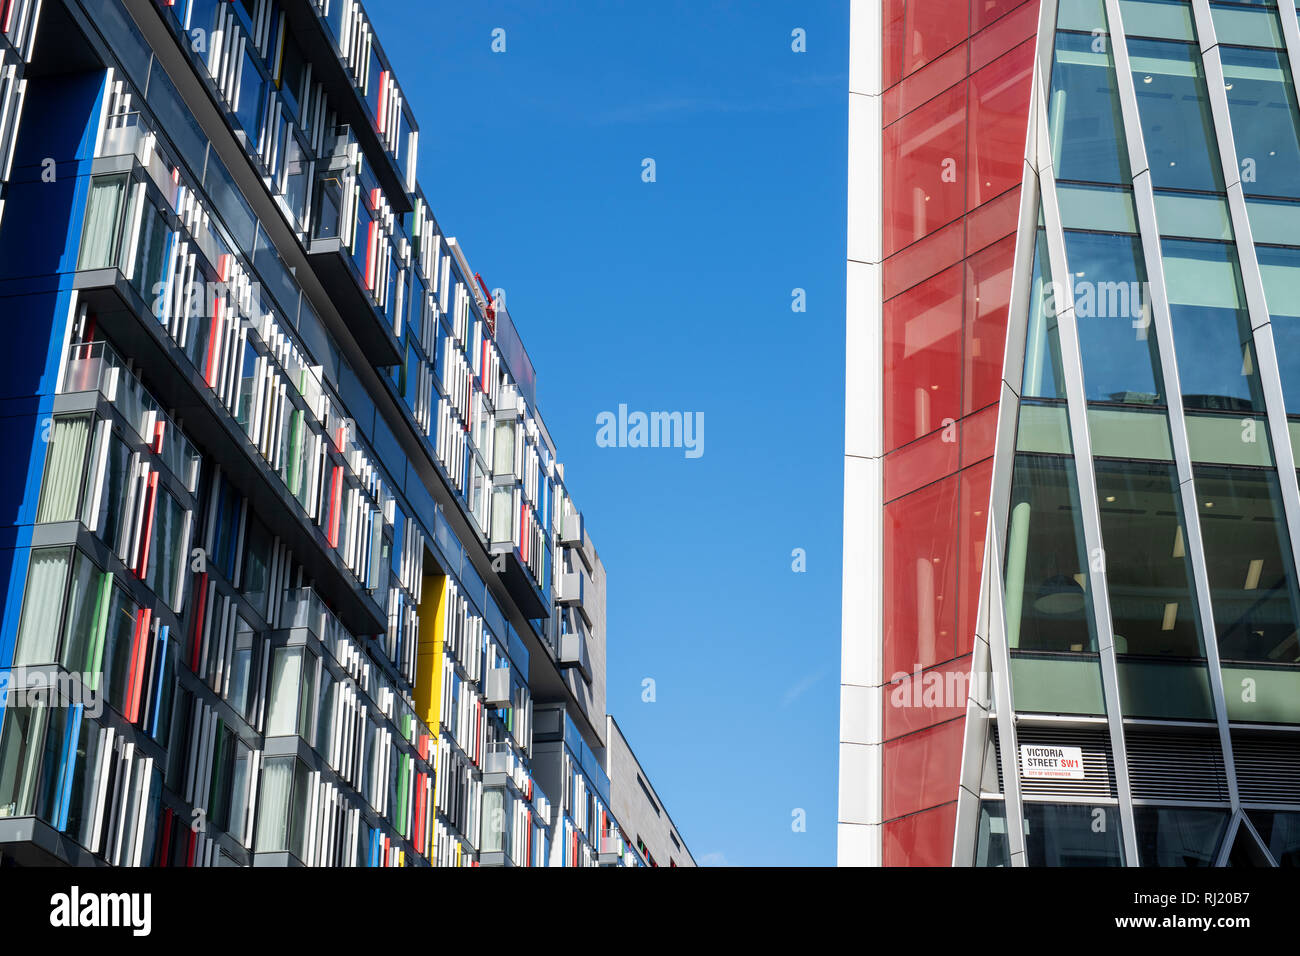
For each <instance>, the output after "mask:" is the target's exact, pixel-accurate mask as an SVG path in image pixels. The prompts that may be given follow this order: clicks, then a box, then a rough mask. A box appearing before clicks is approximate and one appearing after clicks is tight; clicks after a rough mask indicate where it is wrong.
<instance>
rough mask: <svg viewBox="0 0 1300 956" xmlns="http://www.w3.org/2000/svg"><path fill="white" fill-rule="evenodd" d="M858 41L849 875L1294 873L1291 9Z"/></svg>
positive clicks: (899, 14)
mask: <svg viewBox="0 0 1300 956" xmlns="http://www.w3.org/2000/svg"><path fill="white" fill-rule="evenodd" d="M851 50H852V62H851V74H850V83H851V90H850V114H849V115H850V157H849V167H850V181H849V202H850V209H849V249H848V317H847V320H848V366H847V376H848V385H847V390H848V394H847V402H846V447H845V561H844V575H845V577H844V624H843V628H844V629H843V651H842V678H841V680H842V684H841V727H840V795H839V801H840V826H839V859H840V862H841V863H844V864H859V865H860V864H868V865H885V866H906V865H944V866H946V865H959V866H970V865H978V866H998V865H1004V866H1005V865H1013V866H1022V865H1028V866H1053V865H1058V866H1078V865H1127V866H1228V865H1231V866H1290V865H1293V863H1294V862H1295V859H1296V851H1297V849H1300V781H1298V780H1297V777H1296V774H1295V767H1296V760H1297V757H1300V644H1298V643H1297V642H1298V641H1300V604H1298V603H1297V600H1298V598H1300V592H1298V591H1297V577H1296V573H1297V572H1296V569H1297V565H1298V564H1300V484H1298V483H1297V471H1296V451H1295V447H1296V445H1295V439H1293V434H1295V435H1297V437H1300V432H1296V431H1295V429H1297V428H1298V427H1300V404H1298V402H1297V396H1300V358H1298V357H1297V356H1300V352H1297V350H1296V349H1295V348H1294V347H1293V344H1295V343H1294V342H1293V338H1292V337H1293V336H1294V335H1295V334H1296V333H1295V332H1294V329H1293V323H1295V322H1296V319H1295V317H1294V316H1292V315H1290V314H1289V312H1290V311H1295V309H1294V307H1293V306H1291V305H1289V303H1294V302H1297V301H1300V297H1298V296H1297V292H1300V282H1298V280H1300V271H1297V269H1298V268H1300V259H1298V258H1297V250H1300V231H1298V230H1297V226H1296V223H1300V215H1298V214H1300V111H1298V110H1297V99H1296V87H1295V80H1294V77H1295V75H1296V70H1297V68H1298V67H1300V21H1298V20H1297V10H1296V7H1295V5H1294V4H1292V3H1291V2H1290V0H1282V2H1275V0H1234V2H1220V0H1028V2H1018V0H1004V2H1003V0H936V2H925V0H860V2H857V3H854V4H853V23H852V40H851ZM1293 423H1295V424H1293Z"/></svg>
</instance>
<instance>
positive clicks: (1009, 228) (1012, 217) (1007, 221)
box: [966, 183, 1020, 255]
mask: <svg viewBox="0 0 1300 956" xmlns="http://www.w3.org/2000/svg"><path fill="white" fill-rule="evenodd" d="M1019 225H1020V184H1019V183H1017V184H1016V185H1015V187H1014V188H1012V189H1009V190H1007V191H1006V192H1005V193H1003V194H1002V195H1001V196H999V197H998V198H997V199H991V200H989V201H988V202H986V203H985V204H984V205H982V206H980V207H979V208H978V209H976V210H975V211H974V212H972V213H970V214H969V215H968V216H967V217H966V254H967V255H974V254H975V253H977V252H979V251H980V250H981V249H983V248H984V247H985V246H991V245H992V244H993V243H995V242H997V241H998V240H999V239H1001V238H1002V237H1004V236H1009V235H1011V234H1012V233H1014V232H1015V231H1016V228H1017V227H1018V226H1019Z"/></svg>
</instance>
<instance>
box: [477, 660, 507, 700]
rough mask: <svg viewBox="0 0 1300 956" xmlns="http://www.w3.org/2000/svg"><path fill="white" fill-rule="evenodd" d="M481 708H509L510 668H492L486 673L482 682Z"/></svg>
mask: <svg viewBox="0 0 1300 956" xmlns="http://www.w3.org/2000/svg"><path fill="white" fill-rule="evenodd" d="M483 706H484V707H488V708H498V707H509V706H510V668H508V667H493V668H491V669H490V670H489V671H488V672H487V676H486V677H485V678H484V680H483Z"/></svg>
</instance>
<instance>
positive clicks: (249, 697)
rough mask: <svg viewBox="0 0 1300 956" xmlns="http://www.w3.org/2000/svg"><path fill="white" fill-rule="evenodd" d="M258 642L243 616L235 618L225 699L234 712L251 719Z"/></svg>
mask: <svg viewBox="0 0 1300 956" xmlns="http://www.w3.org/2000/svg"><path fill="white" fill-rule="evenodd" d="M259 645H260V642H259V641H258V640H257V635H255V634H254V633H253V628H252V626H251V625H249V623H248V622H247V621H245V620H244V618H243V616H242V615H241V616H237V617H236V618H235V645H234V649H233V650H232V651H231V661H230V683H229V684H228V685H227V686H228V690H227V692H226V701H227V703H229V704H230V706H231V707H233V708H235V712H236V713H238V714H239V715H240V716H241V717H243V718H245V719H246V720H248V719H251V716H252V715H251V713H250V711H251V710H252V704H253V699H254V695H253V687H254V686H255V683H256V681H255V680H254V673H255V668H256V667H257V665H258V661H259V660H260V658H261V655H260V654H259V653H258V648H259Z"/></svg>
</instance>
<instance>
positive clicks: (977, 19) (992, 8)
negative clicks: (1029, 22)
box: [970, 0, 1038, 32]
mask: <svg viewBox="0 0 1300 956" xmlns="http://www.w3.org/2000/svg"><path fill="white" fill-rule="evenodd" d="M1017 4H1019V5H1021V6H1022V7H1033V8H1034V12H1035V13H1037V12H1038V2H1037V0H1032V2H1030V3H1025V0H971V5H970V21H971V29H972V30H974V31H977V32H978V31H980V30H983V29H984V28H985V27H986V26H988V25H989V24H990V23H992V22H993V21H994V20H997V19H999V18H1000V17H1004V16H1006V15H1007V13H1008V12H1010V11H1011V10H1014V9H1015V8H1016V5H1017Z"/></svg>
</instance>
